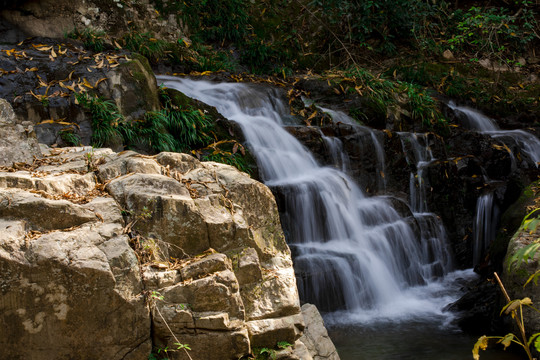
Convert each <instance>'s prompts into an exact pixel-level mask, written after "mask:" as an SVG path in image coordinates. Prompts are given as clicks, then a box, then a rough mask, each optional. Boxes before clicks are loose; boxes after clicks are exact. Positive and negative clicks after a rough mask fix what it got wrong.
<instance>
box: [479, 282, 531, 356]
mask: <svg viewBox="0 0 540 360" xmlns="http://www.w3.org/2000/svg"><path fill="white" fill-rule="evenodd" d="M494 275H495V279H496V280H497V283H498V284H499V286H500V288H501V291H502V292H503V294H504V296H505V298H506V300H507V301H508V303H507V304H506V305H505V306H504V307H503V309H502V310H501V315H502V314H503V313H504V314H506V315H511V316H512V318H513V319H514V320H515V322H516V325H517V327H518V329H519V336H517V335H515V334H513V333H508V334H506V335H505V336H486V335H483V336H481V337H480V338H479V339H478V341H477V342H476V344H474V347H473V350H472V354H473V358H474V360H479V359H480V350H486V349H487V347H488V345H489V340H492V339H493V340H497V343H500V344H502V345H503V346H504V349H505V350H506V348H507V347H508V346H510V345H511V344H512V343H514V344H517V345H519V346H521V347H522V348H523V350H525V352H526V353H527V358H528V359H529V360H533V356H532V354H531V346H534V348H535V349H536V351H540V332H538V333H535V334H533V335H531V336H530V337H528V338H527V335H526V333H525V322H524V319H523V307H524V306H527V307H529V308H531V309H533V310H534V311H536V312H540V310H538V309H536V308H535V307H534V306H533V303H532V301H531V299H530V298H528V297H525V298H523V299H521V300H511V299H510V296H509V295H508V293H507V292H506V289H505V288H504V285H503V284H502V282H501V279H500V278H499V276H498V275H497V273H494ZM518 310H519V311H518Z"/></svg>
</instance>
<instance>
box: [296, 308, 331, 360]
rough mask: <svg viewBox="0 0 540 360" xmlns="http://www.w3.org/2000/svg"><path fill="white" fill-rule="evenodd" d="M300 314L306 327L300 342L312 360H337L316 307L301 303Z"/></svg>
mask: <svg viewBox="0 0 540 360" xmlns="http://www.w3.org/2000/svg"><path fill="white" fill-rule="evenodd" d="M302 316H303V317H304V322H305V325H306V327H305V329H304V333H303V334H302V337H300V342H302V343H303V344H304V345H305V346H306V348H307V349H308V351H309V354H310V355H311V357H312V358H313V360H339V355H338V353H337V350H336V347H335V346H334V344H333V343H332V340H331V339H330V337H329V336H328V331H327V330H326V328H325V327H324V322H323V319H322V317H321V314H320V313H319V310H317V307H316V306H315V305H313V304H304V305H302Z"/></svg>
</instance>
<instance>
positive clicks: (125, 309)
mask: <svg viewBox="0 0 540 360" xmlns="http://www.w3.org/2000/svg"><path fill="white" fill-rule="evenodd" d="M42 149H43V155H44V156H43V158H41V159H39V160H36V161H34V162H33V163H32V164H23V165H18V167H10V168H3V169H4V170H5V171H1V170H0V233H1V234H2V236H1V237H0V271H2V274H3V276H2V279H0V289H1V291H0V314H1V315H0V325H2V328H1V329H0V345H1V346H2V348H5V349H7V350H6V352H5V356H6V357H9V358H13V359H27V358H32V359H38V360H39V359H49V358H55V359H71V358H77V359H146V358H147V357H148V356H149V354H150V352H151V351H152V349H154V351H157V350H159V349H162V350H163V349H167V350H168V352H167V356H168V358H170V359H189V357H190V356H191V358H192V359H207V360H213V359H215V360H218V359H219V360H223V359H231V360H232V359H238V358H241V357H245V356H248V355H249V354H251V353H252V352H253V351H254V349H256V348H262V347H266V348H269V349H274V350H275V352H276V356H277V357H278V358H279V359H296V360H298V359H303V360H309V359H312V358H314V357H312V355H311V351H312V349H311V348H309V347H307V346H306V343H304V342H301V341H300V340H299V339H300V337H301V336H302V334H303V331H304V328H305V324H304V321H305V320H304V319H305V317H304V316H303V315H302V313H301V312H300V305H299V299H298V292H297V289H296V279H295V276H294V271H293V267H292V260H291V255H290V251H289V248H288V247H287V244H286V243H285V240H284V236H283V233H282V231H281V226H280V222H279V216H278V212H277V207H276V204H275V201H274V199H273V196H272V194H271V192H270V191H269V190H268V188H266V187H265V186H264V185H262V184H260V183H258V182H257V181H255V180H253V179H251V178H249V177H248V176H247V175H246V174H244V173H241V172H240V171H238V170H236V169H234V168H232V167H229V166H226V165H221V164H216V163H201V162H200V161H198V160H197V159H195V158H193V157H191V156H189V155H186V154H173V153H161V154H159V155H156V156H142V155H139V154H137V153H135V152H133V151H126V152H122V153H118V154H117V153H113V152H111V151H110V150H106V149H91V148H88V147H76V148H66V149H51V148H48V147H46V146H44V147H42ZM310 321H311V320H310ZM89 334H91V335H89ZM89 336H90V337H91V339H90V340H89ZM283 342H287V343H289V344H292V345H291V346H290V347H287V348H286V349H280V348H278V347H277V345H278V343H283ZM178 344H187V345H189V347H190V348H191V350H189V353H188V350H187V349H183V348H178V347H179V345H178ZM310 346H311V344H310ZM319 352H320V353H322V352H321V351H319ZM3 355H4V354H3Z"/></svg>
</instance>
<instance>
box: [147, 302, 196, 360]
mask: <svg viewBox="0 0 540 360" xmlns="http://www.w3.org/2000/svg"><path fill="white" fill-rule="evenodd" d="M158 301H165V297H164V296H163V295H161V294H160V293H159V292H158V291H152V292H150V293H149V294H148V303H149V305H150V307H151V308H152V309H154V310H155V311H156V312H157V313H158V315H159V316H160V317H161V320H163V323H164V324H165V326H166V327H167V329H168V330H169V332H170V333H171V335H172V337H173V338H174V340H176V341H175V342H174V343H173V345H174V349H169V347H168V346H166V347H165V348H164V349H158V354H159V353H160V352H164V353H165V354H167V353H168V352H170V351H181V350H184V352H185V353H186V355H187V356H188V358H189V359H190V360H193V358H192V357H191V355H190V354H189V351H191V347H190V346H189V345H188V344H183V343H181V342H180V340H178V338H177V337H176V335H175V334H174V332H173V331H172V329H171V327H170V326H169V324H168V323H167V320H165V318H164V317H163V315H162V314H161V311H159V307H158V306H156V302H158Z"/></svg>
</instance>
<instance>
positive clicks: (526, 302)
mask: <svg viewBox="0 0 540 360" xmlns="http://www.w3.org/2000/svg"><path fill="white" fill-rule="evenodd" d="M520 303H521V305H532V304H533V302H532V300H531V298H529V297H526V298H523V299H521V300H520Z"/></svg>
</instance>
